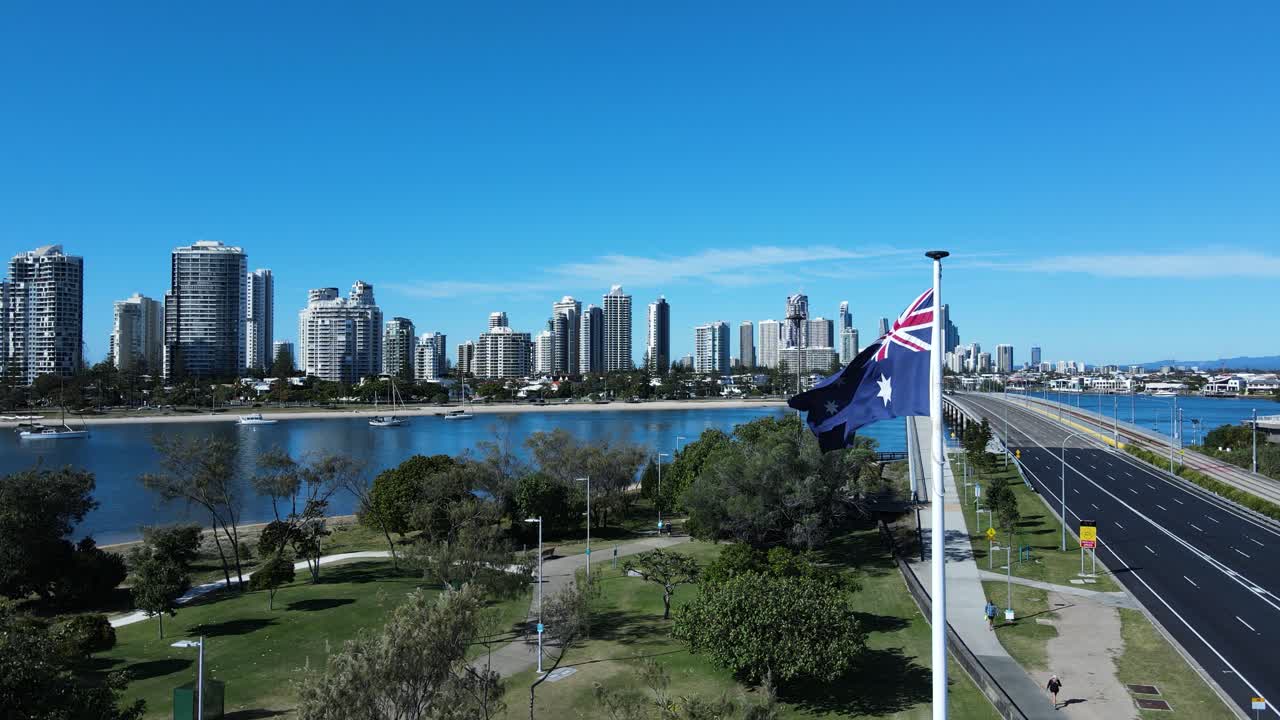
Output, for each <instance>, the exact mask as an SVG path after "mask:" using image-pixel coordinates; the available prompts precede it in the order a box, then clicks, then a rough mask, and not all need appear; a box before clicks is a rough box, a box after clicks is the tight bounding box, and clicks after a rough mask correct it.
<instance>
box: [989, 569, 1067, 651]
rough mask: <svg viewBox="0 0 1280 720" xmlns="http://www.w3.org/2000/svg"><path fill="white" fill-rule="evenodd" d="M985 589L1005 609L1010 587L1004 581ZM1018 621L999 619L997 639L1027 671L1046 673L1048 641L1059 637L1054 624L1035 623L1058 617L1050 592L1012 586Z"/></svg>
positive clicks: (997, 622) (990, 583)
mask: <svg viewBox="0 0 1280 720" xmlns="http://www.w3.org/2000/svg"><path fill="white" fill-rule="evenodd" d="M982 590H983V592H984V593H986V595H987V597H989V598H991V599H992V600H993V601H994V602H995V604H996V605H999V606H1000V607H1001V608H1002V609H1003V608H1004V607H1005V604H1006V603H1007V598H1008V596H1009V587H1008V585H1007V584H1005V583H1002V582H983V583H982ZM1013 609H1014V616H1015V618H1016V619H1015V620H1014V621H1013V622H1011V623H1010V622H1005V620H1004V614H1003V613H1001V614H999V615H997V616H996V636H997V637H999V638H1000V644H1001V645H1003V646H1004V649H1005V650H1008V651H1009V655H1010V656H1012V657H1013V659H1014V660H1016V661H1018V664H1019V665H1021V666H1022V667H1023V668H1025V669H1027V670H1045V669H1048V667H1049V660H1048V658H1049V652H1048V648H1049V640H1050V639H1052V638H1055V637H1057V636H1058V629H1057V628H1055V627H1054V626H1052V625H1043V624H1041V623H1038V622H1036V620H1039V619H1048V620H1052V619H1053V618H1054V617H1056V615H1055V614H1054V613H1053V612H1052V610H1051V609H1050V608H1049V593H1048V592H1046V591H1044V590H1040V589H1038V588H1032V587H1026V586H1024V585H1014V586H1013Z"/></svg>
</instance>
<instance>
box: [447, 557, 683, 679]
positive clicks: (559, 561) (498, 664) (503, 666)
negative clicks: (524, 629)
mask: <svg viewBox="0 0 1280 720" xmlns="http://www.w3.org/2000/svg"><path fill="white" fill-rule="evenodd" d="M686 542H689V538H688V537H656V536H655V537H652V538H646V539H644V540H637V541H635V542H631V543H627V544H626V545H619V546H618V557H623V556H626V555H635V554H636V553H641V552H644V551H646V550H653V549H655V548H667V547H671V546H673V545H679V544H682V543H686ZM593 549H594V550H595V551H596V560H595V561H593V563H592V567H602V566H608V564H609V558H612V556H613V545H610V544H604V543H598V544H595V545H594V547H593ZM586 566H587V556H586V555H585V554H577V555H569V556H567V557H559V558H555V559H553V560H547V561H545V562H543V563H542V582H543V585H542V597H543V600H544V601H550V599H551V598H552V597H555V595H556V593H558V592H560V591H561V590H563V589H565V588H567V587H569V585H570V583H572V582H573V581H574V578H575V577H576V576H577V574H578V571H579V570H582V569H584V568H586ZM534 573H535V581H534V582H535V583H536V582H537V580H536V573H537V568H535V569H534ZM537 621H538V592H537V588H536V587H535V589H534V593H533V599H532V601H530V603H529V623H530V624H531V625H532V624H533V623H536V622H537ZM554 652H555V649H554V648H552V647H551V646H550V645H547V644H544V646H543V663H544V664H545V665H550V664H551V662H554V659H555V657H554V655H552V653H554ZM486 661H490V662H491V665H490V667H492V668H493V670H494V671H495V672H497V673H498V674H499V675H501V676H502V677H509V676H511V675H515V674H516V673H520V672H524V671H525V670H528V669H530V668H533V667H536V666H537V664H538V637H537V635H533V634H530V635H529V636H528V638H527V639H526V638H521V639H517V640H515V641H513V642H510V643H508V644H507V645H505V646H503V647H501V648H498V649H496V650H494V651H493V656H492V659H491V660H490V658H488V657H485V656H482V657H480V658H477V659H476V660H473V661H472V663H471V664H472V666H473V667H477V668H478V667H482V666H483V665H484V664H485V662H486Z"/></svg>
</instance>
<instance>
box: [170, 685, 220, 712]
mask: <svg viewBox="0 0 1280 720" xmlns="http://www.w3.org/2000/svg"><path fill="white" fill-rule="evenodd" d="M225 688H226V683H224V682H222V681H221V680H205V681H204V720H220V719H221V718H222V694H223V692H224V691H225ZM173 720H196V681H195V680H192V681H191V682H189V683H187V684H186V685H179V686H178V687H176V688H174V689H173Z"/></svg>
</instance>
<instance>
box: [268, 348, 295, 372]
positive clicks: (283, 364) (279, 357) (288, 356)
mask: <svg viewBox="0 0 1280 720" xmlns="http://www.w3.org/2000/svg"><path fill="white" fill-rule="evenodd" d="M293 370H294V364H293V353H292V352H290V351H289V348H288V347H287V346H284V345H282V346H280V348H279V349H278V350H276V356H275V359H274V360H273V361H272V363H271V377H274V378H287V377H291V376H292V375H293Z"/></svg>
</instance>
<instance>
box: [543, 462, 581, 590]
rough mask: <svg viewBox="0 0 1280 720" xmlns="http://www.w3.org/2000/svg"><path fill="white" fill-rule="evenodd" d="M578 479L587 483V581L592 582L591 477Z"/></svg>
mask: <svg viewBox="0 0 1280 720" xmlns="http://www.w3.org/2000/svg"><path fill="white" fill-rule="evenodd" d="M578 479H579V480H586V481H587V579H588V580H590V579H591V476H590V475H588V476H586V477H585V478H578ZM538 556H539V557H541V556H542V553H541V552H539V553H538Z"/></svg>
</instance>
